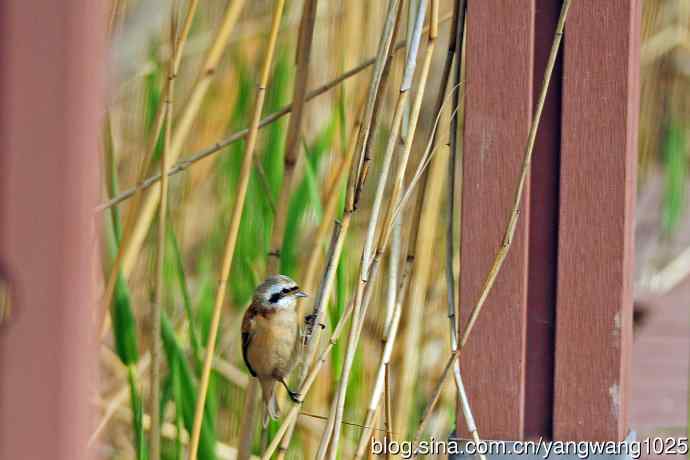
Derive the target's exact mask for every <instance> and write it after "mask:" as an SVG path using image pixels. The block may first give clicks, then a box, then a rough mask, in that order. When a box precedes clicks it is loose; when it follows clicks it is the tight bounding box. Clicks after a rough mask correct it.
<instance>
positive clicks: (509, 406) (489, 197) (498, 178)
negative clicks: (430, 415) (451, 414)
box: [458, 0, 534, 439]
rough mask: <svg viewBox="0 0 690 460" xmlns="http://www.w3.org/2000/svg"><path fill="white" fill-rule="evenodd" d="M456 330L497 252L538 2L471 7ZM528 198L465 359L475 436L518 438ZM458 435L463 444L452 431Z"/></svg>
mask: <svg viewBox="0 0 690 460" xmlns="http://www.w3.org/2000/svg"><path fill="white" fill-rule="evenodd" d="M467 21H468V33H467V40H468V41H467V47H466V50H467V51H466V59H467V67H466V72H467V73H466V80H467V82H466V99H465V100H466V112H465V137H464V146H463V148H464V160H463V167H464V173H463V198H462V237H461V243H460V244H461V250H462V262H461V273H460V305H461V306H460V308H461V319H462V324H461V330H462V329H463V328H464V324H465V323H466V321H467V319H468V316H469V313H470V310H471V309H472V307H473V306H474V304H475V303H476V301H477V298H478V296H479V293H480V290H481V285H482V283H483V282H484V279H485V277H486V274H487V271H488V270H489V267H490V266H491V264H492V262H493V260H494V257H495V255H496V252H497V251H498V249H499V247H500V244H501V240H502V237H503V233H504V231H505V227H506V223H507V220H508V216H509V212H510V209H511V207H512V202H513V199H514V195H515V188H516V183H517V180H518V176H519V174H520V163H521V160H522V153H523V150H524V146H525V142H526V140H527V134H528V131H529V126H530V121H531V119H532V72H533V68H532V63H533V59H532V55H533V52H532V50H533V30H534V29H533V26H534V1H533V0H524V1H520V2H505V1H503V0H485V1H471V2H468V11H467ZM528 203H529V193H527V194H526V195H525V197H523V212H522V217H521V219H520V222H519V224H518V228H517V231H516V234H515V239H514V241H513V246H512V249H511V252H510V254H509V255H508V258H507V260H506V261H505V264H504V266H503V270H502V272H501V274H500V275H499V276H498V279H497V280H496V284H495V285H494V289H493V291H492V292H491V294H490V295H489V297H488V299H487V301H486V304H485V305H484V308H483V311H482V314H481V315H480V317H479V320H478V321H477V323H476V325H475V328H474V330H473V331H472V336H471V338H470V339H469V342H468V344H467V346H466V347H465V349H464V351H463V355H462V358H461V366H462V370H463V376H464V377H465V379H466V385H467V391H468V394H469V399H470V402H471V404H472V409H473V411H474V413H475V416H476V419H477V425H478V427H479V432H480V433H481V434H482V436H485V437H487V438H501V439H520V438H522V437H523V431H524V430H523V425H524V424H523V421H524V395H525V387H524V382H525V334H526V326H527V325H526V297H527V240H528V235H527V229H528V216H529V210H528ZM458 427H459V428H460V435H462V436H466V435H467V433H465V432H464V430H463V423H462V421H461V420H459V421H458Z"/></svg>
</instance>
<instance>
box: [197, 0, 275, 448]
mask: <svg viewBox="0 0 690 460" xmlns="http://www.w3.org/2000/svg"><path fill="white" fill-rule="evenodd" d="M238 3H239V2H238ZM284 7H285V0H276V3H275V6H274V9H273V20H272V24H271V32H270V36H269V39H268V45H267V49H266V57H265V58H264V63H263V66H262V69H261V73H260V77H259V86H258V88H257V94H256V100H255V105H254V112H253V114H252V119H251V124H250V130H249V135H248V137H247V146H246V149H245V156H244V160H243V162H242V168H241V170H240V176H239V177H240V179H239V183H238V186H237V197H236V200H235V207H234V209H233V214H232V218H231V221H230V227H229V229H228V236H227V240H226V244H225V250H224V256H223V265H222V268H221V275H220V281H219V283H218V291H217V293H216V300H215V304H214V307H213V317H212V319H211V326H210V330H209V338H208V343H207V346H206V356H205V358H204V367H203V371H202V375H201V383H200V385H199V394H198V395H197V402H196V408H195V413H194V425H193V429H192V433H191V442H190V449H189V459H190V460H196V454H197V450H198V448H199V436H200V433H201V422H202V420H203V415H204V406H205V402H206V393H207V391H208V383H209V377H210V374H211V363H212V361H213V354H214V352H215V346H216V337H217V335H218V325H219V323H220V313H221V310H222V306H223V301H224V299H225V291H226V288H227V284H228V276H229V274H230V268H231V266H232V259H233V255H234V253H235V245H236V243H237V236H238V233H239V228H240V221H241V219H242V211H243V208H244V200H245V197H246V195H247V186H248V185H249V176H250V173H251V167H252V159H253V157H254V150H255V147H256V139H257V134H258V130H259V120H260V118H261V111H262V109H263V106H264V99H265V96H266V86H267V85H268V77H269V72H270V70H271V64H272V62H273V55H274V52H275V48H276V41H277V38H278V29H279V26H280V20H281V18H282V16H283V9H284ZM240 454H242V452H239V453H238V456H239V455H240Z"/></svg>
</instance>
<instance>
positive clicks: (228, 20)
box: [122, 0, 245, 278]
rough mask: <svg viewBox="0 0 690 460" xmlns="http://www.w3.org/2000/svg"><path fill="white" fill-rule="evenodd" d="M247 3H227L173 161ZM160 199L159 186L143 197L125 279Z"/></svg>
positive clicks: (182, 120)
mask: <svg viewBox="0 0 690 460" xmlns="http://www.w3.org/2000/svg"><path fill="white" fill-rule="evenodd" d="M244 2H245V0H236V1H233V2H230V4H229V5H228V8H227V10H226V13H225V16H224V17H223V22H222V24H221V26H220V29H219V30H218V34H217V35H216V38H215V40H214V42H213V44H212V45H211V48H210V49H209V52H208V54H207V56H206V59H205V62H204V65H203V66H202V67H201V69H200V72H199V76H198V77H197V80H196V82H195V83H194V86H193V88H192V90H191V93H190V95H189V98H188V100H187V103H186V104H185V106H184V107H183V108H182V113H181V114H180V116H179V118H178V119H177V122H176V127H175V132H174V133H173V137H172V146H171V148H170V155H169V156H170V158H169V161H170V163H171V164H172V163H174V162H176V161H177V158H178V157H179V156H180V153H181V152H182V148H183V147H184V143H185V142H186V140H187V136H188V135H189V133H190V131H191V128H192V125H193V123H194V120H195V119H196V116H197V114H198V112H199V109H200V108H201V103H202V101H203V98H204V96H205V95H206V92H207V91H208V88H209V86H210V84H211V81H212V79H213V77H214V75H215V73H216V67H217V65H218V63H219V61H220V58H221V57H222V55H223V51H224V49H225V46H226V44H227V41H228V38H229V36H230V32H232V29H233V28H234V26H235V23H236V21H237V18H238V17H239V13H240V11H241V10H242V7H243V5H244ZM178 54H179V50H178ZM159 198H160V194H159V190H158V189H157V188H153V189H151V190H150V191H149V193H148V194H147V196H146V198H145V200H144V203H143V207H142V208H141V212H140V213H139V214H138V217H137V222H136V226H135V228H134V232H133V235H132V242H131V244H130V245H129V246H128V247H127V248H125V256H124V262H123V265H122V266H123V270H124V273H125V278H127V277H128V276H129V274H130V273H131V270H132V268H133V265H134V262H135V261H136V258H137V255H138V254H139V252H140V249H141V246H142V244H143V241H144V238H145V237H146V233H147V232H148V229H149V227H150V225H151V221H152V220H153V216H154V213H155V211H156V207H157V206H158V200H159Z"/></svg>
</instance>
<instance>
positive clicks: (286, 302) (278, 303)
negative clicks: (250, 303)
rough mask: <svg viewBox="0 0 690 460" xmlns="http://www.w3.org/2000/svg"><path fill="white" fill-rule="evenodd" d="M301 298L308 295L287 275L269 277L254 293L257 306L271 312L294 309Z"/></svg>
mask: <svg viewBox="0 0 690 460" xmlns="http://www.w3.org/2000/svg"><path fill="white" fill-rule="evenodd" d="M300 297H307V294H306V293H305V292H303V291H302V290H301V289H300V288H299V286H297V283H295V282H294V281H293V280H292V279H291V278H289V277H287V276H285V275H275V276H269V277H268V278H266V280H265V281H264V282H263V283H261V284H260V285H259V286H258V287H257V288H256V291H254V302H255V304H258V305H260V306H261V307H263V308H265V309H270V310H275V309H285V308H294V306H295V304H296V301H297V300H298V299H299V298H300Z"/></svg>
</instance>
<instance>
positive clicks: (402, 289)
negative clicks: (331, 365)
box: [355, 264, 411, 459]
mask: <svg viewBox="0 0 690 460" xmlns="http://www.w3.org/2000/svg"><path fill="white" fill-rule="evenodd" d="M410 268H411V267H410V265H409V264H405V269H404V272H403V275H402V279H401V281H400V283H399V285H396V291H397V296H396V299H395V306H394V309H393V313H392V318H391V321H390V323H389V325H388V327H387V328H386V329H384V339H383V352H382V353H381V359H380V361H379V367H378V370H377V372H376V379H375V380H374V387H373V389H372V392H371V397H370V399H369V406H368V408H367V414H366V416H365V418H364V422H363V423H362V425H364V429H363V430H362V434H361V435H360V438H359V444H358V446H357V451H356V455H355V458H356V459H360V458H362V457H363V456H364V451H365V449H366V447H367V444H368V442H369V438H370V437H371V435H372V433H373V427H372V424H373V419H374V414H375V413H376V411H377V410H378V408H379V407H380V403H381V396H382V395H383V393H384V391H386V388H385V386H387V385H388V382H386V379H387V376H386V372H388V369H389V365H390V361H391V357H392V356H393V349H394V347H395V339H396V337H397V333H398V327H399V325H400V318H401V316H402V305H403V303H404V302H405V293H406V292H407V290H408V285H409V275H410ZM390 396H391V395H390V393H388V395H387V397H388V398H390ZM390 411H391V407H390V404H387V406H386V413H387V414H388V412H390ZM386 419H387V420H388V419H389V416H388V415H387V416H386ZM386 428H387V430H388V431H392V430H393V427H392V425H387V426H386Z"/></svg>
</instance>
